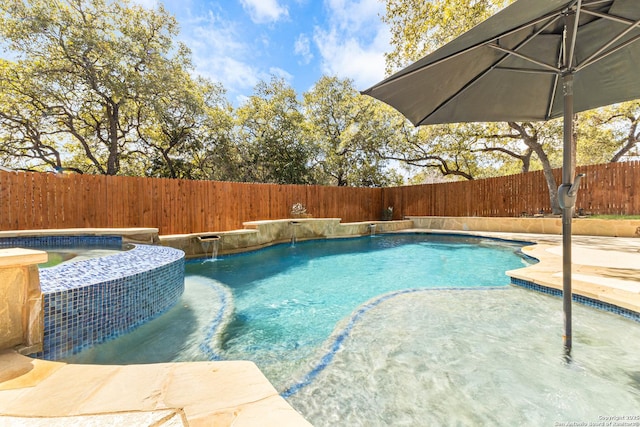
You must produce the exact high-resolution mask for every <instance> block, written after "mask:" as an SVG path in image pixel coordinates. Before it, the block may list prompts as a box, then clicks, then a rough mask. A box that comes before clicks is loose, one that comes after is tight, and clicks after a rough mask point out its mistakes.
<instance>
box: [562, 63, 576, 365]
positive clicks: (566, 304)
mask: <svg viewBox="0 0 640 427" xmlns="http://www.w3.org/2000/svg"><path fill="white" fill-rule="evenodd" d="M562 85H563V92H564V124H563V127H564V137H563V138H564V139H563V141H564V142H563V159H562V185H563V186H568V187H571V185H572V183H573V175H574V171H573V168H572V163H573V162H572V161H571V157H572V155H571V154H572V145H573V144H572V141H573V75H571V74H566V75H564V76H563V77H562ZM573 208H574V207H573V206H562V310H563V313H564V350H565V355H566V356H570V355H571V299H572V295H571V221H572V218H573Z"/></svg>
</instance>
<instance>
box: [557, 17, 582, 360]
mask: <svg viewBox="0 0 640 427" xmlns="http://www.w3.org/2000/svg"><path fill="white" fill-rule="evenodd" d="M578 7H579V6H578ZM575 24H576V14H575V12H572V11H569V12H568V13H567V14H566V15H565V32H564V40H563V68H564V70H563V71H564V73H563V75H562V91H563V95H564V97H563V99H564V123H563V130H564V135H563V146H562V150H563V153H562V154H563V157H562V185H561V186H560V187H561V189H562V191H559V193H560V194H559V196H560V195H562V196H561V197H562V200H563V203H562V204H561V207H562V310H563V313H564V351H565V357H567V358H569V357H570V356H571V346H572V340H571V300H572V292H571V221H572V219H573V209H574V206H575V199H574V198H565V197H564V195H565V194H567V192H568V191H569V189H570V188H571V186H572V184H573V177H574V175H575V170H574V166H573V165H574V162H573V69H572V67H573V51H574V43H575V36H576V34H575V30H576V29H575ZM565 202H567V203H565Z"/></svg>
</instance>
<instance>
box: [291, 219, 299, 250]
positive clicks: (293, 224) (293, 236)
mask: <svg viewBox="0 0 640 427" xmlns="http://www.w3.org/2000/svg"><path fill="white" fill-rule="evenodd" d="M298 225H300V223H299V222H298V221H291V222H289V227H291V246H295V245H296V239H297V236H296V228H298V227H297V226H298Z"/></svg>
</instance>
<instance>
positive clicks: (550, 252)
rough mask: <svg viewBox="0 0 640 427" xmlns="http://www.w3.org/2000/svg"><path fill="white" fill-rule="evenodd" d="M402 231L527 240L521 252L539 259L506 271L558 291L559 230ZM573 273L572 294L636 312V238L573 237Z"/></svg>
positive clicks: (639, 293)
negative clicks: (556, 231) (512, 231)
mask: <svg viewBox="0 0 640 427" xmlns="http://www.w3.org/2000/svg"><path fill="white" fill-rule="evenodd" d="M405 231H416V232H429V233H435V234H439V233H446V234H460V235H467V236H478V237H492V238H498V239H504V240H512V241H520V242H531V245H530V246H525V247H523V248H522V252H523V253H524V254H525V255H528V256H530V257H533V258H535V259H537V260H538V261H539V262H538V263H536V264H533V265H530V266H527V267H524V268H519V269H515V270H510V271H507V272H506V274H507V276H509V277H511V278H515V279H520V280H524V281H527V282H532V283H535V284H537V285H541V286H544V287H547V288H551V289H556V290H562V287H563V284H562V236H560V235H554V234H530V233H505V232H487V231H483V232H478V231H458V230H424V229H414V230H405ZM571 272H572V292H573V294H575V295H582V296H584V297H587V298H591V299H593V300H596V301H602V302H605V303H608V304H611V305H614V306H617V307H621V308H625V309H628V310H631V311H634V312H637V313H640V239H637V238H624V237H606V236H580V235H578V236H573V238H572V269H571Z"/></svg>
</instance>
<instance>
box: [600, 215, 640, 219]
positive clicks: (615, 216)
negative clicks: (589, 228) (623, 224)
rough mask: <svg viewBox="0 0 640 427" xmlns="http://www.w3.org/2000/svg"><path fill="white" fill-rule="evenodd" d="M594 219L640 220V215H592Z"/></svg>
mask: <svg viewBox="0 0 640 427" xmlns="http://www.w3.org/2000/svg"><path fill="white" fill-rule="evenodd" d="M589 218H593V219H640V215H591V216H590V217H589Z"/></svg>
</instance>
